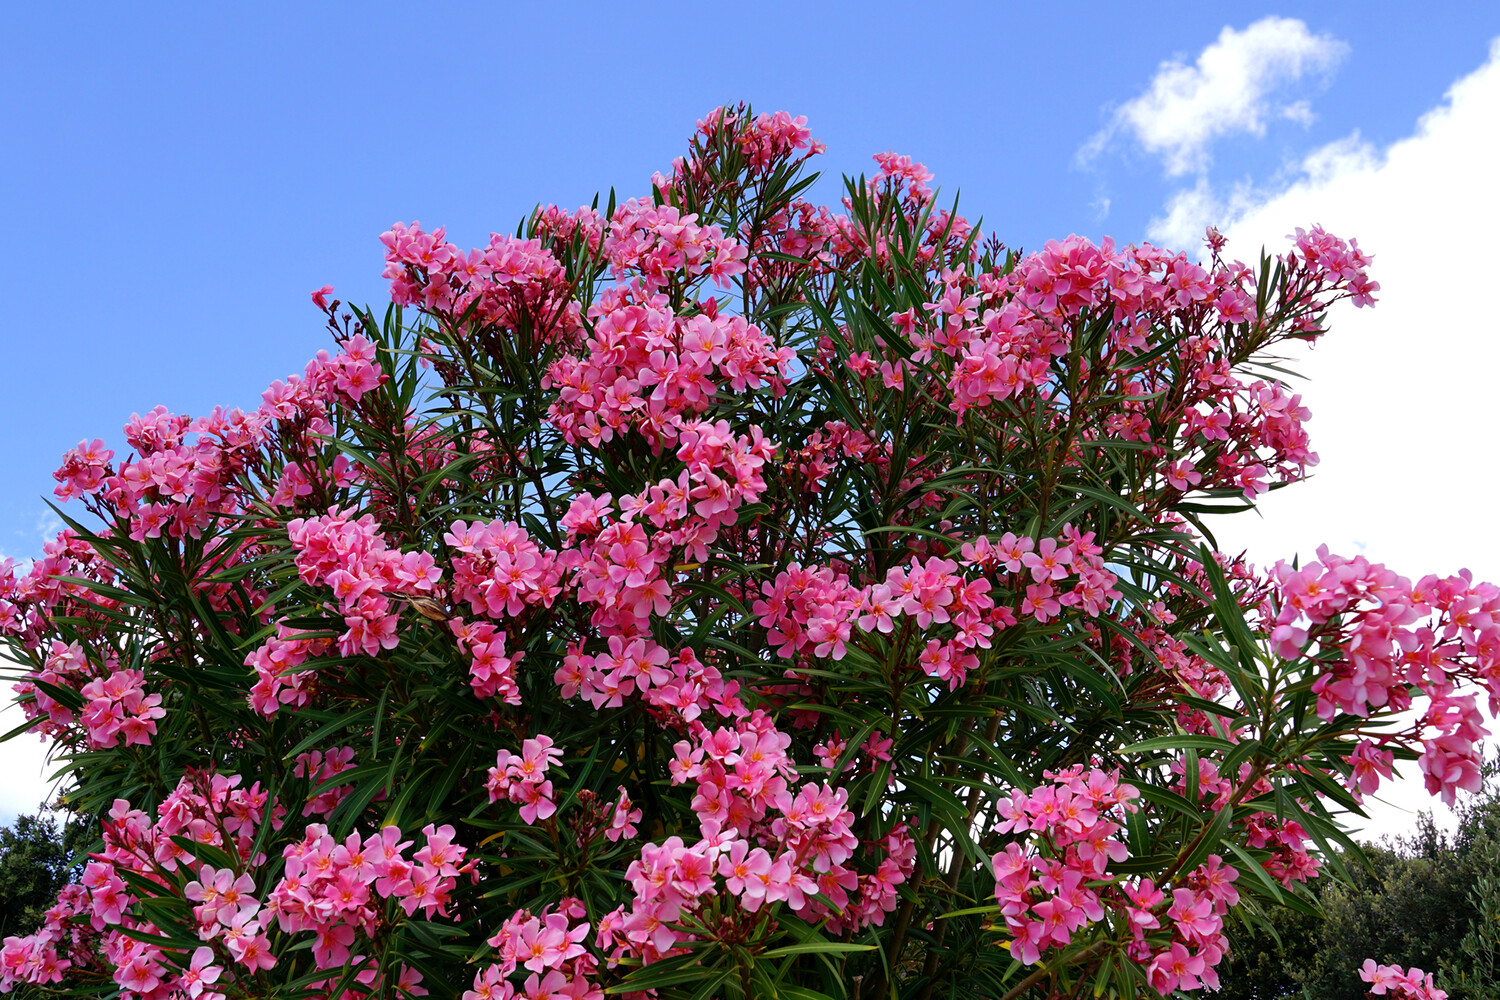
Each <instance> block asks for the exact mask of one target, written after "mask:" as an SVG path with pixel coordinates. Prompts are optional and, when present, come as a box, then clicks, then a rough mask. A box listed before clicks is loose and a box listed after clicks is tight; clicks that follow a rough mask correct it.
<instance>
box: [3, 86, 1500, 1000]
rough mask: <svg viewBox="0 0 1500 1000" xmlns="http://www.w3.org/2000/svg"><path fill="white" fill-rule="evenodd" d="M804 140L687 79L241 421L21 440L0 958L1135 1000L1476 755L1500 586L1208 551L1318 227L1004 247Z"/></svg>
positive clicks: (928, 193) (1324, 279)
mask: <svg viewBox="0 0 1500 1000" xmlns="http://www.w3.org/2000/svg"><path fill="white" fill-rule="evenodd" d="M819 152H821V144H819V143H816V142H814V141H813V140H812V138H811V135H810V133H809V131H808V129H807V127H806V123H805V121H804V120H803V119H800V118H798V119H794V118H792V117H790V116H789V115H787V114H785V113H777V114H761V115H756V114H754V113H752V112H751V111H750V110H749V109H748V108H745V107H739V108H732V109H727V108H721V109H718V110H716V111H714V112H712V113H711V114H709V115H708V116H707V117H706V118H705V119H704V120H703V121H702V122H700V123H699V124H698V128H697V130H696V132H695V134H694V136H693V138H692V140H691V143H690V146H689V149H688V152H687V155H686V156H684V157H682V158H680V159H678V160H677V161H676V162H675V163H674V164H673V166H672V169H671V170H670V171H668V172H666V173H664V174H658V175H656V176H655V177H653V178H652V181H651V186H650V189H649V191H648V192H647V193H646V194H644V195H643V196H640V197H636V198H631V199H629V200H626V201H623V202H617V201H616V199H615V198H614V197H613V196H611V197H610V198H609V200H608V202H607V203H603V204H601V203H600V202H599V201H597V200H596V202H595V204H594V205H593V206H591V207H586V208H580V209H578V210H576V211H565V210H562V209H559V208H557V207H555V206H549V207H546V208H542V209H539V210H537V211H536V212H534V213H533V214H532V215H530V216H529V217H528V218H527V219H525V220H524V221H523V222H522V224H521V225H520V226H519V227H518V228H517V230H516V231H515V234H514V235H501V234H497V235H494V236H492V237H491V239H490V241H489V244H488V245H487V246H485V247H481V248H478V249H473V250H463V249H460V248H459V247H457V246H455V245H453V244H452V243H450V242H448V241H447V240H446V238H445V234H444V231H443V230H442V229H437V230H427V229H423V228H421V227H420V226H419V225H417V224H416V223H413V224H411V225H409V226H408V225H402V224H397V225H395V226H393V227H392V229H391V230H390V231H389V232H387V233H386V234H384V236H383V237H382V238H381V239H382V243H383V244H384V248H385V266H386V270H385V274H386V277H387V278H388V279H389V281H390V292H391V303H390V305H389V307H388V308H386V309H384V311H383V314H381V313H376V312H372V311H368V310H359V309H354V308H349V307H346V306H344V305H343V304H341V303H340V302H338V301H337V300H333V299H332V298H331V294H332V290H331V289H329V288H326V287H325V288H323V289H321V290H319V291H318V292H317V293H314V295H313V300H314V303H315V304H316V306H317V307H318V308H319V309H320V310H322V312H323V314H324V316H325V318H326V322H327V327H328V332H329V334H330V335H331V338H332V342H331V345H330V346H329V348H328V349H327V350H324V351H319V352H318V354H317V356H316V358H315V359H314V360H313V361H311V362H310V363H309V364H308V365H307V368H306V370H305V372H303V373H302V374H301V375H294V376H290V377H288V378H287V379H286V380H284V381H278V382H276V383H274V384H273V385H272V386H271V387H270V388H269V389H267V390H266V391H265V393H264V395H263V397H262V402H261V403H260V405H259V406H258V407H256V408H254V409H252V410H248V411H246V410H239V409H233V410H225V409H216V410H214V411H213V412H212V413H210V414H207V415H204V416H199V417H196V418H192V417H188V416H184V415H178V414H174V413H171V412H169V411H168V410H166V409H165V408H162V407H158V408H156V409H155V410H152V411H151V412H149V413H147V414H145V415H144V416H141V415H135V416H132V417H131V419H130V421H129V423H128V424H127V425H126V426H125V429H124V445H123V450H122V451H120V452H116V451H113V450H111V448H110V447H109V446H107V445H106V443H105V442H104V441H102V440H99V441H94V442H92V443H89V442H85V443H81V444H80V445H79V446H78V447H77V448H76V449H73V450H72V451H69V452H68V454H67V455H66V457H65V459H64V464H63V466H62V468H60V469H59V470H58V472H57V480H58V484H59V485H58V487H57V490H56V493H57V496H58V497H59V498H60V499H61V500H63V501H68V503H67V504H65V505H64V506H62V507H61V508H60V510H61V511H62V512H63V513H64V514H65V515H66V516H67V518H68V520H67V524H68V527H67V529H66V530H64V531H63V532H62V533H61V534H60V535H59V536H58V538H57V539H56V540H55V541H54V542H52V543H50V544H49V545H48V546H47V547H46V550H45V554H44V556H43V557H42V558H40V559H38V560H37V561H36V562H35V563H34V564H33V565H32V566H31V567H30V569H29V571H26V572H24V573H22V572H18V571H16V570H15V569H13V568H7V570H6V572H4V574H3V575H0V627H3V630H4V633H5V635H6V637H7V638H8V640H9V642H10V645H11V648H12V650H13V655H14V656H15V657H17V658H18V659H19V661H20V663H21V667H20V668H19V669H18V671H17V676H18V679H20V680H21V681H22V683H20V685H19V687H18V697H19V700H20V701H21V704H22V706H23V707H24V709H25V711H26V712H27V716H28V719H29V723H28V726H29V729H30V731H31V732H32V733H33V734H40V735H42V736H43V737H45V738H46V739H48V740H50V741H51V744H52V752H53V754H54V759H55V760H56V761H57V762H58V763H59V764H60V765H61V766H62V768H63V769H64V770H65V771H66V774H67V777H68V781H69V787H70V791H69V796H68V801H69V804H70V805H71V807H72V808H73V809H75V810H77V811H78V812H79V813H81V814H83V815H85V816H87V817H90V818H92V819H93V820H94V821H95V822H96V827H97V836H98V840H97V842H96V843H95V844H94V845H93V846H94V849H93V851H92V853H91V854H90V856H89V861H88V863H87V864H86V866H85V867H84V870H83V875H82V878H81V880H80V881H79V883H78V884H76V885H71V886H69V887H67V888H66V889H64V890H63V891H62V893H61V894H60V896H59V897H58V900H57V903H56V905H55V906H54V907H52V908H51V909H50V910H49V911H48V912H47V914H46V919H45V922H44V924H43V925H42V927H41V928H40V929H38V930H36V931H35V933H33V934H30V935H29V936H26V937H12V938H8V939H6V941H5V944H4V947H3V950H0V991H4V990H8V989H10V988H11V987H12V986H13V985H16V984H29V985H28V988H32V989H40V990H42V991H44V992H46V993H49V994H51V993H71V994H72V995H77V996H91V997H97V996H103V995H110V996H119V997H122V998H125V1000H137V998H138V1000H157V998H168V997H170V998H179V997H191V998H208V1000H217V998H221V997H223V998H228V997H255V998H271V997H275V998H293V997H297V998H304V997H306V998H311V997H320V998H322V997H327V998H334V997H339V998H354V997H365V996H371V997H374V996H379V997H395V996H423V995H431V996H434V997H458V996H462V997H463V998H465V1000H508V998H511V997H516V996H520V997H526V998H529V1000H539V998H544V997H545V998H575V1000H578V998H600V997H602V996H604V995H606V994H609V995H616V994H621V995H624V996H627V997H648V996H655V997H659V998H662V1000H672V998H682V1000H687V998H694V1000H697V998H710V997H734V998H747V997H756V998H770V997H785V998H795V1000H819V998H839V1000H874V998H880V1000H885V998H902V1000H929V998H937V997H944V998H948V997H951V998H960V997H973V998H1002V997H1004V998H1015V997H1020V996H1023V995H1024V996H1034V997H1043V996H1046V997H1064V996H1084V995H1092V996H1110V997H1143V996H1144V997H1150V996H1155V995H1157V994H1169V993H1172V992H1173V991H1176V990H1193V989H1197V988H1199V987H1200V986H1207V987H1212V986H1214V985H1215V983H1216V976H1215V967H1216V966H1217V965H1218V963H1219V962H1220V961H1221V959H1222V958H1223V957H1224V953H1225V936H1224V928H1225V923H1226V921H1257V920H1262V919H1264V915H1265V914H1267V913H1269V912H1272V911H1274V910H1275V909H1276V908H1279V907H1294V908H1302V909H1307V908H1308V907H1309V905H1310V904H1309V902H1308V898H1309V897H1308V894H1307V892H1306V888H1305V883H1306V882H1307V880H1309V879H1312V878H1314V877H1334V878H1337V877H1340V874H1341V871H1342V870H1343V869H1344V867H1345V860H1344V858H1345V857H1346V856H1347V857H1350V858H1353V857H1355V856H1356V855H1357V850H1355V849H1354V846H1353V845H1352V844H1351V842H1350V841H1349V840H1348V838H1347V837H1346V836H1345V835H1344V833H1343V832H1341V829H1340V826H1339V824H1338V822H1337V818H1338V815H1339V814H1340V813H1341V812H1342V811H1344V810H1353V809H1357V808H1358V804H1359V802H1360V801H1361V796H1363V795H1367V794H1369V793H1370V792H1371V791H1373V790H1374V789H1375V788H1376V787H1377V786H1378V785H1379V783H1380V782H1381V780H1382V778H1388V777H1390V775H1391V766H1392V762H1393V761H1394V760H1395V759H1397V758H1402V759H1411V758H1416V759H1419V760H1420V762H1421V767H1422V770H1423V772H1424V774H1425V778H1426V782H1427V785H1428V787H1429V789H1430V790H1432V791H1433V792H1434V793H1437V794H1441V795H1443V796H1444V797H1445V798H1448V799H1449V800H1451V799H1452V797H1453V796H1454V794H1455V792H1456V791H1457V790H1459V789H1471V790H1472V789H1474V788H1476V787H1477V786H1478V782H1479V760H1480V757H1479V751H1478V749H1477V741H1478V740H1479V738H1480V736H1481V735H1482V733H1483V730H1482V725H1481V723H1482V716H1481V713H1480V709H1479V707H1478V705H1477V698H1478V696H1479V693H1480V691H1481V689H1483V691H1485V692H1488V695H1489V698H1490V703H1491V706H1492V707H1493V705H1494V702H1495V699H1496V696H1497V694H1500V683H1497V677H1500V673H1497V652H1500V621H1497V620H1496V618H1495V616H1496V614H1497V612H1500V590H1497V588H1495V587H1492V586H1490V585H1488V584H1481V583H1476V582H1474V581H1473V580H1472V579H1471V578H1470V577H1469V576H1468V575H1467V574H1460V575H1457V576H1450V577H1438V576H1428V577H1424V578H1420V579H1416V580H1413V579H1412V578H1407V577H1402V576H1398V575H1397V574H1396V573H1395V572H1394V571H1392V570H1389V569H1387V568H1385V567H1384V566H1382V565H1379V564H1376V563H1372V562H1370V561H1368V560H1366V559H1365V558H1363V557H1357V558H1353V559H1349V558H1342V557H1339V556H1336V555H1333V554H1330V553H1328V552H1326V551H1324V552H1321V553H1320V556H1319V559H1318V560H1317V561H1316V562H1313V563H1308V564H1304V565H1295V564H1286V563H1281V564H1278V565H1276V566H1274V567H1270V568H1257V567H1254V566H1251V565H1249V564H1248V563H1246V562H1245V561H1244V560H1243V559H1241V558H1237V557H1234V556H1231V555H1228V554H1225V553H1222V552H1220V551H1218V550H1217V548H1216V546H1215V543H1214V536H1213V533H1212V526H1213V519H1214V518H1216V517H1220V516H1223V515H1227V514H1233V513H1243V512H1245V511H1248V510H1250V509H1252V507H1253V505H1254V503H1255V500H1256V498H1257V497H1259V496H1261V495H1262V494H1264V493H1265V492H1266V491H1267V490H1269V489H1274V488H1277V487H1280V486H1284V485H1288V484H1291V483H1293V482H1295V481H1297V480H1299V479H1301V478H1302V477H1303V476H1304V475H1305V474H1306V472H1307V470H1308V468H1309V467H1310V466H1312V465H1313V464H1314V463H1315V462H1316V460H1317V458H1316V455H1314V453H1313V452H1312V451H1311V450H1310V444H1309V439H1308V436H1307V433H1306V430H1305V428H1304V423H1305V422H1306V420H1307V418H1308V416H1309V413H1308V410H1307V409H1306V408H1305V407H1304V406H1303V404H1302V401H1301V398H1300V396H1298V395H1297V394H1295V393H1294V392H1293V391H1292V390H1291V389H1290V388H1289V387H1288V383H1287V381H1286V378H1287V376H1286V374H1285V369H1284V367H1283V364H1284V362H1285V361H1286V360H1287V358H1289V357H1293V358H1294V355H1295V352H1296V351H1297V350H1299V349H1301V347H1302V342H1306V341H1311V340H1314V339H1316V338H1317V337H1319V336H1321V335H1322V333H1323V321H1324V316H1325V312H1326V310H1327V309H1328V307H1329V306H1330V304H1332V303H1334V302H1337V301H1339V300H1341V299H1346V298H1352V299H1353V301H1354V303H1355V304H1356V305H1368V304H1370V303H1372V302H1373V293H1374V292H1375V291H1376V290H1377V288H1378V286H1377V284H1376V283H1375V282H1373V281H1371V280H1370V279H1369V278H1368V276H1367V273H1366V269H1367V265H1368V263H1369V258H1368V257H1367V256H1366V255H1365V254H1364V253H1363V252H1361V251H1360V249H1359V248H1358V246H1357V245H1356V244H1355V243H1354V242H1352V241H1350V242H1345V241H1344V240H1342V239H1339V238H1337V237H1335V236H1333V235H1331V234H1329V233H1326V232H1324V231H1322V230H1321V229H1317V228H1315V229H1312V230H1310V231H1302V230H1299V231H1298V232H1297V233H1296V235H1295V237H1293V239H1292V243H1291V245H1290V248H1289V249H1287V250H1286V251H1285V252H1284V253H1281V254H1279V255H1267V254H1264V253H1262V254H1261V255H1260V256H1258V257H1257V258H1256V259H1255V260H1254V262H1253V263H1251V264H1245V263H1241V262H1239V261H1237V260H1233V259H1230V258H1229V257H1227V256H1226V255H1225V249H1226V248H1225V244H1224V241H1223V240H1222V238H1220V237H1218V236H1217V234H1215V233H1213V232H1210V234H1209V243H1208V253H1207V259H1206V260H1205V261H1204V262H1203V263H1201V264H1200V263H1195V262H1194V260H1193V259H1191V258H1190V257H1189V256H1188V255H1185V254H1181V253H1172V252H1169V251H1166V250H1163V249H1159V248H1155V247H1151V246H1124V247H1121V246H1116V245H1115V244H1113V243H1112V242H1110V241H1108V240H1106V241H1104V243H1103V244H1102V245H1097V246H1096V245H1094V244H1092V243H1090V242H1089V241H1088V240H1085V239H1081V238H1078V237H1069V238H1068V239H1066V240H1062V241H1060V242H1049V243H1048V244H1047V245H1046V246H1045V247H1044V248H1043V249H1042V250H1040V251H1039V252H1035V253H1029V254H1022V253H1020V252H1018V251H1015V250H1011V249H1008V248H1007V247H1006V246H1005V245H1004V244H1002V243H1000V242H998V241H997V240H996V239H994V238H993V237H990V236H987V235H986V234H983V233H981V232H980V230H979V229H978V228H977V227H976V226H975V225H974V224H972V223H970V222H969V221H967V220H966V219H965V218H964V217H963V216H961V215H960V214H958V210H957V205H956V204H953V205H950V206H947V207H945V203H944V202H942V201H941V200H940V199H939V197H938V195H937V194H936V193H935V192H934V191H933V190H932V189H931V188H930V187H929V181H930V180H931V176H930V174H929V173H928V172H927V171H926V170H925V169H924V168H923V167H922V165H921V164H919V163H914V162H913V161H912V160H911V159H909V158H908V157H904V156H897V155H894V154H882V155H879V156H877V157H876V158H875V159H876V161H877V167H878V169H877V170H876V172H875V173H874V174H873V176H870V177H861V178H859V179H846V181H845V184H844V193H843V196H842V199H841V204H840V205H836V206H834V207H826V206H820V205H815V204H812V203H811V202H809V201H808V200H806V198H805V197H804V196H805V195H806V194H807V193H808V191H809V188H810V186H811V185H812V183H813V181H814V179H815V176H816V175H814V174H812V173H810V172H809V170H808V164H809V161H810V160H811V158H812V157H813V156H814V155H815V154H817V153H819ZM1408 709H1412V710H1414V711H1411V712H1408V711H1407V710H1408ZM1398 713H1405V714H1398ZM1344 851H1354V853H1353V854H1349V855H1345V854H1344V853H1342V852H1344ZM1365 977H1366V979H1367V981H1369V982H1370V983H1371V985H1372V988H1373V989H1375V991H1376V992H1386V991H1389V994H1390V995H1391V996H1406V997H1438V996H1440V993H1441V991H1436V990H1435V989H1434V988H1433V985H1432V981H1431V978H1430V977H1424V975H1423V973H1422V972H1421V971H1420V970H1407V969H1402V968H1400V967H1395V966H1381V965H1377V964H1376V963H1375V962H1374V961H1371V962H1369V963H1367V966H1366V969H1365Z"/></svg>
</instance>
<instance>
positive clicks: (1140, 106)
mask: <svg viewBox="0 0 1500 1000" xmlns="http://www.w3.org/2000/svg"><path fill="white" fill-rule="evenodd" d="M1347 52H1348V46H1347V45H1345V44H1344V43H1343V42H1341V41H1339V40H1338V39H1336V38H1333V37H1332V36H1330V35H1314V34H1312V33H1311V32H1310V31H1308V29H1307V25H1306V24H1305V23H1303V22H1302V21H1299V20H1295V19H1293V18H1284V17H1266V18H1262V19H1261V20H1259V21H1256V22H1255V23H1254V24H1252V25H1250V26H1249V27H1248V28H1246V29H1245V30H1243V31H1236V30H1234V29H1233V28H1229V27H1226V28H1225V29H1224V30H1223V31H1221V32H1220V33H1219V38H1218V40H1217V41H1215V42H1214V43H1213V44H1211V45H1209V46H1208V47H1207V48H1205V49H1204V50H1203V51H1202V52H1201V53H1200V54H1199V55H1198V59H1197V61H1196V62H1195V63H1194V64H1193V65H1192V66H1188V65H1186V64H1184V63H1182V62H1179V61H1177V60H1169V61H1167V62H1164V63H1162V64H1161V66H1160V67H1159V68H1158V69H1157V71H1156V76H1155V77H1153V78H1152V80H1151V85H1150V87H1148V88H1147V90H1146V91H1145V93H1143V94H1141V95H1140V96H1139V97H1136V98H1134V99H1132V100H1130V101H1127V102H1126V103H1125V104H1123V105H1121V106H1120V107H1119V108H1118V109H1117V110H1116V111H1115V114H1114V118H1113V119H1112V120H1111V121H1110V124H1109V125H1108V126H1107V127H1106V128H1105V129H1104V130H1103V131H1101V132H1099V133H1098V134H1097V135H1095V136H1094V137H1093V138H1092V139H1091V140H1090V141H1089V143H1088V144H1087V145H1086V146H1085V147H1084V148H1083V149H1082V150H1081V151H1080V154H1079V155H1080V158H1081V159H1083V160H1085V161H1087V160H1089V159H1091V158H1092V157H1094V156H1095V155H1097V154H1098V153H1099V152H1101V151H1102V150H1103V149H1104V148H1105V147H1106V146H1108V145H1109V143H1110V142H1111V141H1112V140H1113V139H1114V137H1115V136H1116V135H1117V134H1119V133H1120V132H1122V131H1124V132H1128V133H1130V134H1132V135H1134V136H1135V138H1136V140H1137V141H1138V142H1139V143H1140V144H1141V146H1142V147H1144V148H1145V149H1146V150H1147V151H1148V152H1150V153H1154V154H1157V155H1159V156H1161V158H1162V162H1163V165H1164V166H1165V167H1166V171H1167V175H1168V176H1169V177H1180V176H1182V175H1183V174H1187V173H1195V172H1196V173H1202V172H1204V171H1206V170H1207V169H1208V166H1209V163H1210V162H1211V157H1210V155H1209V147H1210V145H1211V144H1212V143H1213V141H1214V140H1215V139H1218V138H1220V137H1222V136H1227V135H1234V134H1238V133H1249V134H1251V135H1263V134H1265V130H1266V121H1267V119H1268V118H1272V117H1279V118H1287V119H1290V120H1292V121H1295V122H1299V123H1301V124H1303V125H1306V124H1308V123H1310V122H1311V121H1312V108H1311V106H1310V105H1309V104H1308V103H1307V101H1306V100H1297V101H1292V102H1288V103H1286V104H1278V103H1277V102H1276V100H1275V98H1276V97H1277V95H1278V92H1279V91H1281V90H1282V89H1283V88H1284V87H1285V86H1286V85H1287V84H1289V83H1293V82H1295V81H1298V80H1301V79H1302V78H1303V77H1304V76H1306V75H1308V74H1310V73H1318V72H1321V73H1327V72H1328V71H1330V70H1332V69H1333V67H1334V66H1336V65H1337V64H1338V62H1339V61H1340V60H1341V59H1342V58H1343V57H1344V55H1345V53H1347Z"/></svg>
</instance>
